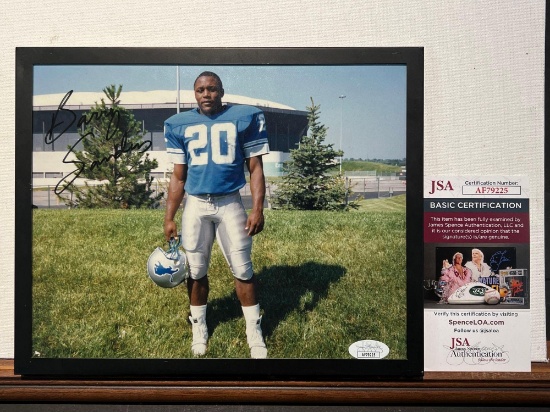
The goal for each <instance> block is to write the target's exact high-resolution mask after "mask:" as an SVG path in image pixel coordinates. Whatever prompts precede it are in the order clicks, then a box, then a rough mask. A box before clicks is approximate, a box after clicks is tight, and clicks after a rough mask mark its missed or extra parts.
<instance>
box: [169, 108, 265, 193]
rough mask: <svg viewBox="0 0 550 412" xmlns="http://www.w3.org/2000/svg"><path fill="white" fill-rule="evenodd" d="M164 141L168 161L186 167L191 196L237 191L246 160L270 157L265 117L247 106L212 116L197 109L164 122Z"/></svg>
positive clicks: (228, 109) (186, 187) (241, 184)
mask: <svg viewBox="0 0 550 412" xmlns="http://www.w3.org/2000/svg"><path fill="white" fill-rule="evenodd" d="M164 139H165V141H166V151H167V153H168V157H169V161H171V162H173V163H175V164H186V165H187V167H188V171H187V181H186V183H185V191H186V192H187V193H189V194H191V195H205V194H211V195H222V194H227V193H231V192H235V191H237V190H239V189H240V188H241V187H243V186H244V185H245V183H246V180H245V176H244V162H245V159H246V158H250V157H254V156H261V155H263V154H266V153H269V145H268V141H267V131H266V127H265V117H264V114H263V112H262V111H261V110H259V109H257V108H255V107H252V106H246V105H242V106H241V105H236V106H224V110H222V111H221V112H219V113H216V114H215V115H212V116H206V115H203V114H201V113H200V112H199V111H198V109H193V110H190V111H186V112H183V113H178V114H176V115H174V116H172V117H170V118H169V119H168V120H166V121H165V122H164Z"/></svg>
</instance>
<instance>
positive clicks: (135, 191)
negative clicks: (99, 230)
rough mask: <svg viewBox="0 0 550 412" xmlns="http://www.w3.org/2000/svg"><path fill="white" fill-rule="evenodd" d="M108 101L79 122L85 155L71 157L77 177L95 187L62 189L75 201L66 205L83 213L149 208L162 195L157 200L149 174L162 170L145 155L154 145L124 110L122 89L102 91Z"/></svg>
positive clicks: (69, 200) (113, 86) (160, 195)
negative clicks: (87, 210)
mask: <svg viewBox="0 0 550 412" xmlns="http://www.w3.org/2000/svg"><path fill="white" fill-rule="evenodd" d="M103 92H104V93H105V96H106V99H107V103H106V102H105V99H104V98H102V99H101V103H97V102H96V104H95V107H93V108H91V109H90V111H89V112H88V113H86V114H85V115H84V116H82V118H81V119H80V121H79V123H78V125H79V131H78V133H79V135H80V138H81V141H82V145H83V150H81V151H73V153H74V155H75V157H76V159H77V160H76V161H75V164H76V165H78V177H79V178H85V179H88V180H91V181H94V183H93V184H89V182H88V181H86V182H85V185H84V186H77V185H75V184H70V185H68V186H66V187H65V188H64V189H65V190H67V191H69V192H70V193H71V194H72V196H71V197H70V199H66V203H67V204H68V205H69V206H72V207H81V208H116V209H119V208H150V207H155V206H156V205H158V201H159V200H160V199H161V198H162V196H163V194H162V193H159V194H156V195H153V193H154V191H153V188H152V182H153V178H152V177H151V170H152V169H154V168H156V167H157V166H158V162H157V161H156V160H155V159H151V158H150V157H149V154H148V153H146V154H145V155H144V153H145V152H146V151H147V150H148V149H149V148H150V146H151V141H150V140H145V139H144V137H145V134H146V131H145V130H142V125H141V123H140V122H139V121H137V120H136V119H135V117H134V115H133V113H132V112H131V111H130V110H128V109H126V108H124V107H122V106H120V100H119V98H120V93H121V92H122V86H121V85H119V86H118V87H116V86H115V85H110V86H108V87H106V88H104V89H103Z"/></svg>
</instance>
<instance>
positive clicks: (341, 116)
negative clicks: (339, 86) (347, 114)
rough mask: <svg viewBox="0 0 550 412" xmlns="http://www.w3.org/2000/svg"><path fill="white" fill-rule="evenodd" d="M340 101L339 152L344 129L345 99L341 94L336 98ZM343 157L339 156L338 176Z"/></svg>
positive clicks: (342, 155)
mask: <svg viewBox="0 0 550 412" xmlns="http://www.w3.org/2000/svg"><path fill="white" fill-rule="evenodd" d="M338 98H339V99H340V151H342V135H343V128H344V99H345V98H346V96H345V95H343V94H341V95H340V96H338ZM343 157H344V153H342V154H341V156H340V174H342V159H343Z"/></svg>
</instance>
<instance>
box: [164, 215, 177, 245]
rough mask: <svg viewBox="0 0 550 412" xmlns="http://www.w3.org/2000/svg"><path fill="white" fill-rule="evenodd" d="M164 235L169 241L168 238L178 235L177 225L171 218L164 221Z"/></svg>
mask: <svg viewBox="0 0 550 412" xmlns="http://www.w3.org/2000/svg"><path fill="white" fill-rule="evenodd" d="M164 237H165V238H166V240H167V241H169V240H170V238H176V237H178V226H177V225H176V222H174V221H173V220H165V221H164Z"/></svg>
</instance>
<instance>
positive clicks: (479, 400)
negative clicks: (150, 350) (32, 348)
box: [0, 359, 550, 406]
mask: <svg viewBox="0 0 550 412" xmlns="http://www.w3.org/2000/svg"><path fill="white" fill-rule="evenodd" d="M0 402H31V403H35V402H71V403H98V402H101V403H141V402H147V403H159V404H164V403H197V402H200V403H229V404H240V403H259V404H281V403H285V404H333V405H335V404H339V405H342V404H378V405H381V404H401V405H419V404H423V405H426V404H430V405H450V404H457V405H458V404H471V405H473V404H475V405H484V404H487V405H493V406H494V405H507V406H510V405H550V364H548V363H533V364H532V370H531V372H529V373H504V372H498V373H495V372H482V373H472V372H468V373H463V372H452V373H444V372H426V373H425V374H424V379H422V380H418V381H370V382H358V381H345V382H342V381H322V382H313V381H247V382H236V381H205V380H202V381H199V380H197V381H180V380H176V379H164V380H161V379H158V380H157V379H155V380H153V379H132V380H118V379H95V380H92V379H79V380H76V379H74V380H73V379H37V378H26V377H25V378H23V377H21V376H18V375H15V374H14V371H13V360H11V359H5V360H0Z"/></svg>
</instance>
